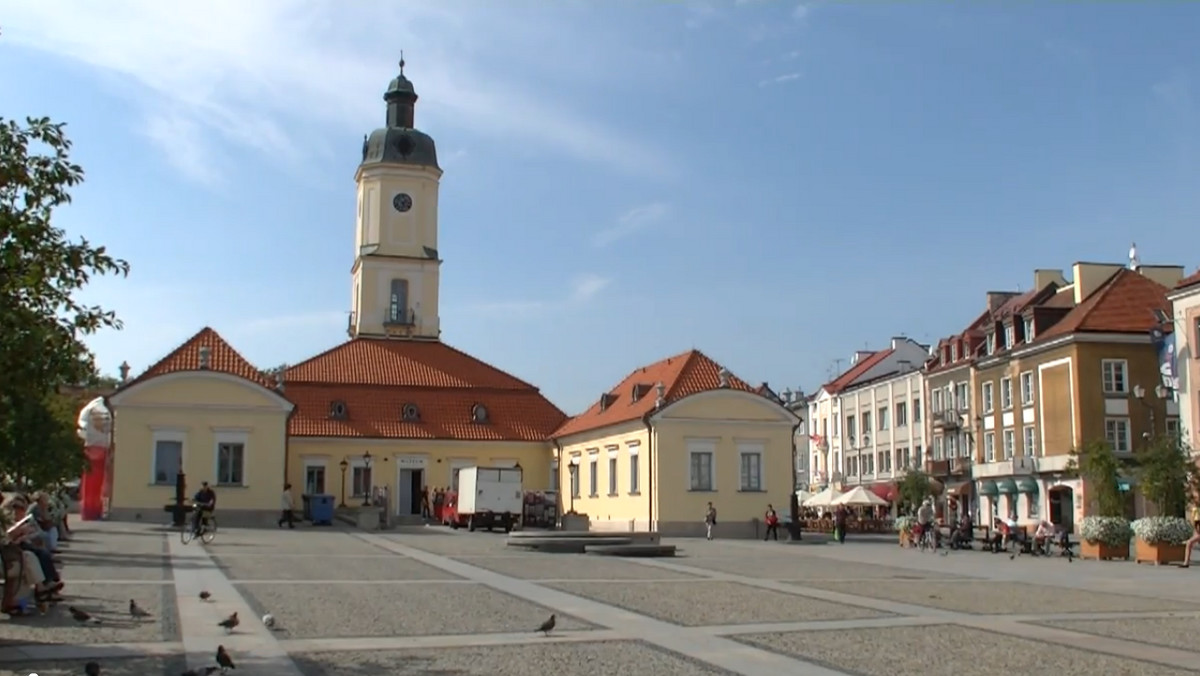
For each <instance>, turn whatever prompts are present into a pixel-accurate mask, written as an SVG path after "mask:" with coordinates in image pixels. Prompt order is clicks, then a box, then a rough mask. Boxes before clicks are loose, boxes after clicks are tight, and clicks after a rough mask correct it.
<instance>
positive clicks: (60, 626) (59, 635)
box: [0, 582, 179, 644]
mask: <svg viewBox="0 0 1200 676" xmlns="http://www.w3.org/2000/svg"><path fill="white" fill-rule="evenodd" d="M65 593H66V601H65V602H64V603H61V604H58V605H55V606H51V607H50V610H49V611H48V612H47V613H46V614H45V615H36V616H33V617H26V618H21V619H20V620H13V621H8V622H0V641H2V640H7V641H12V642H15V643H70V644H80V643H135V642H136V643H141V642H157V641H175V640H178V639H179V629H178V619H177V617H176V611H175V596H174V594H175V589H174V587H171V586H169V585H148V584H89V583H85V582H80V583H71V586H70V587H69V589H67V590H65ZM130 599H133V600H135V601H137V603H138V605H139V606H141V607H142V608H144V609H145V610H147V611H149V612H150V613H151V614H152V615H153V617H149V618H145V619H139V620H135V619H133V618H131V617H130V616H129V600H130ZM68 606H74V607H76V608H78V609H80V610H82V611H84V612H86V613H89V614H91V615H92V616H93V617H95V618H96V619H99V620H100V624H91V623H88V624H79V623H78V622H76V621H75V620H74V619H72V618H71V615H70V613H69V612H67V607H68Z"/></svg>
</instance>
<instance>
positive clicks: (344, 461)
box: [338, 458, 350, 508]
mask: <svg viewBox="0 0 1200 676" xmlns="http://www.w3.org/2000/svg"><path fill="white" fill-rule="evenodd" d="M338 467H341V468H342V504H340V505H338V507H342V508H345V507H346V469H347V468H348V467H350V463H348V462H346V459H345V458H342V461H341V462H339V463H338Z"/></svg>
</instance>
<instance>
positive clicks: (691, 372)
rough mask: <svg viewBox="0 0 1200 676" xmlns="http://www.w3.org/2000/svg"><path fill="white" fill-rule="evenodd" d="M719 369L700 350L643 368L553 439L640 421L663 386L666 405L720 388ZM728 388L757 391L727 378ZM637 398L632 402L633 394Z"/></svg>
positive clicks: (718, 365) (737, 380)
mask: <svg viewBox="0 0 1200 676" xmlns="http://www.w3.org/2000/svg"><path fill="white" fill-rule="evenodd" d="M720 372H721V365H720V364H718V363H717V362H715V361H713V360H712V359H711V358H709V357H708V356H707V355H705V354H704V353H703V352H700V351H699V350H689V351H687V352H684V353H683V354H678V355H675V356H674V357H668V358H666V359H663V360H661V361H656V362H654V363H653V364H649V365H647V366H643V367H642V368H639V369H637V370H635V371H633V372H632V373H630V374H629V375H628V376H626V377H625V379H624V380H622V381H621V382H620V384H618V385H617V386H616V387H614V388H613V389H611V390H609V391H608V392H606V393H605V395H606V396H604V397H602V398H603V399H605V400H606V401H601V400H597V401H596V403H594V404H592V405H591V407H590V408H588V410H586V411H584V412H583V413H580V414H579V415H577V416H575V417H573V418H571V419H570V420H568V421H566V422H565V423H563V425H562V426H561V427H559V428H558V430H557V431H555V432H554V434H553V436H554V437H555V438H560V437H565V436H567V435H570V434H579V433H580V432H589V431H592V430H596V429H600V428H602V427H608V426H610V425H616V424H619V423H624V422H630V421H632V420H639V419H641V418H642V417H643V416H645V415H646V414H648V413H650V412H651V411H653V410H654V404H655V402H656V401H657V399H658V393H657V391H656V387H657V385H658V384H659V383H662V385H663V398H664V399H666V402H667V403H668V404H669V403H671V402H674V401H677V400H679V399H682V398H683V397H686V396H689V395H692V394H697V393H699V392H705V391H708V390H715V389H719V388H720V387H721V377H720ZM729 387H730V388H732V389H736V390H742V391H744V392H755V391H756V388H755V387H753V386H752V385H749V384H747V383H746V381H744V380H742V379H740V378H738V377H737V376H734V375H732V374H730V376H729ZM635 390H636V392H637V394H638V396H637V398H636V399H635V398H634V392H635Z"/></svg>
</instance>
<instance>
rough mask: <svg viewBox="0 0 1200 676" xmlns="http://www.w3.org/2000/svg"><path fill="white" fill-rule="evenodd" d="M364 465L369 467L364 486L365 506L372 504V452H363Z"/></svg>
mask: <svg viewBox="0 0 1200 676" xmlns="http://www.w3.org/2000/svg"><path fill="white" fill-rule="evenodd" d="M363 466H364V467H366V468H367V471H366V472H365V474H366V476H365V477H364V479H365V480H364V482H363V483H364V484H365V485H364V486H363V507H370V506H371V452H370V451H367V452H366V453H363Z"/></svg>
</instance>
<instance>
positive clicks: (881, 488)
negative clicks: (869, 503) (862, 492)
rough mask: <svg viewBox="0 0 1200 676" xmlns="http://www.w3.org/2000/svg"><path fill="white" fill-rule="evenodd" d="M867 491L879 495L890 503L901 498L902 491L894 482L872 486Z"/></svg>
mask: <svg viewBox="0 0 1200 676" xmlns="http://www.w3.org/2000/svg"><path fill="white" fill-rule="evenodd" d="M867 490H869V491H871V492H872V493H874V494H875V495H878V496H879V497H881V498H883V499H884V500H887V501H888V502H895V501H896V499H897V498H899V497H900V489H899V487H897V486H896V484H895V482H892V481H884V482H881V483H877V484H871V485H870V486H867Z"/></svg>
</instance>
